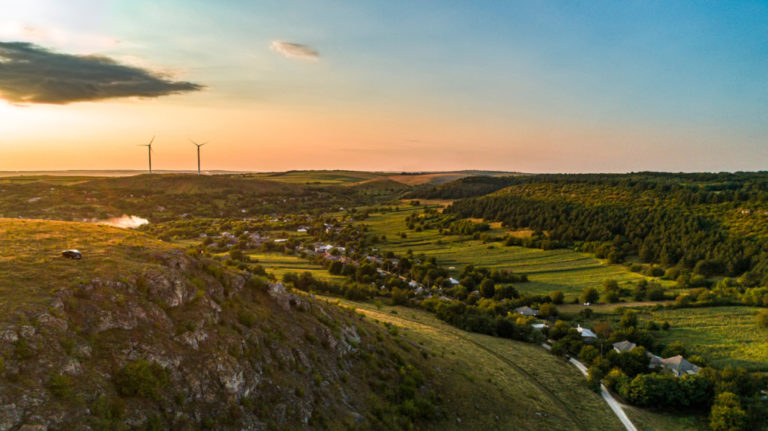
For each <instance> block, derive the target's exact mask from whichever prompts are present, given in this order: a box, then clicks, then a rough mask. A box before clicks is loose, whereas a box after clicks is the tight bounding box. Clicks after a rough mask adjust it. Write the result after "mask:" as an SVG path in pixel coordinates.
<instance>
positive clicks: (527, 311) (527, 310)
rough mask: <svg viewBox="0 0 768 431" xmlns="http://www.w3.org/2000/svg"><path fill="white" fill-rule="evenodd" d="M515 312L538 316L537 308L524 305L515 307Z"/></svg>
mask: <svg viewBox="0 0 768 431" xmlns="http://www.w3.org/2000/svg"><path fill="white" fill-rule="evenodd" d="M515 313H517V314H522V315H523V316H538V315H539V310H534V309H533V308H531V307H528V306H527V305H526V306H523V307H518V308H515Z"/></svg>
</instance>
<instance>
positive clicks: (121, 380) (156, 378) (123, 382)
mask: <svg viewBox="0 0 768 431" xmlns="http://www.w3.org/2000/svg"><path fill="white" fill-rule="evenodd" d="M168 383H169V378H168V372H167V371H166V370H165V368H163V367H162V366H161V365H160V364H158V363H157V362H149V361H147V360H144V359H139V360H138V361H135V362H131V363H129V364H126V365H125V366H124V367H123V368H122V369H120V371H118V372H117V373H115V377H114V384H115V388H116V389H117V392H118V393H119V394H120V395H123V396H128V397H141V398H149V399H151V400H154V401H158V400H159V399H160V391H162V390H163V389H165V388H166V387H167V386H168Z"/></svg>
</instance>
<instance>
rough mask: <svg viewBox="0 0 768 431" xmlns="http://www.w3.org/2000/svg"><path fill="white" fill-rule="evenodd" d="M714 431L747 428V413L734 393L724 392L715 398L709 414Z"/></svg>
mask: <svg viewBox="0 0 768 431" xmlns="http://www.w3.org/2000/svg"><path fill="white" fill-rule="evenodd" d="M709 427H710V428H712V431H738V430H746V429H748V428H747V413H746V412H745V411H744V409H742V408H741V402H740V401H739V397H738V396H736V394H734V393H732V392H723V393H721V394H719V395H718V396H717V397H716V398H715V403H714V405H712V410H711V411H710V414H709Z"/></svg>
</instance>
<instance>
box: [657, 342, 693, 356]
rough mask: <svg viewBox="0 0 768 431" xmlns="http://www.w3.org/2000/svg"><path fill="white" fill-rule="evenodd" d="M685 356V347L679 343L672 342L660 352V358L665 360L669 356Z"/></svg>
mask: <svg viewBox="0 0 768 431" xmlns="http://www.w3.org/2000/svg"><path fill="white" fill-rule="evenodd" d="M677 355H682V356H687V352H686V351H685V346H684V345H683V343H681V342H679V341H673V342H671V343H669V345H667V347H665V348H664V350H662V351H661V356H662V357H665V358H669V357H670V356H677Z"/></svg>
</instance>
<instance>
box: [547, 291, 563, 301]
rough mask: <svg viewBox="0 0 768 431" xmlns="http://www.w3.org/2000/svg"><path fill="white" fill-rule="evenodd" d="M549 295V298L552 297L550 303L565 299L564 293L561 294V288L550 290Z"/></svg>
mask: <svg viewBox="0 0 768 431" xmlns="http://www.w3.org/2000/svg"><path fill="white" fill-rule="evenodd" d="M549 296H550V298H552V303H554V304H562V303H563V300H565V294H563V291H562V290H556V291H554V292H552V293H551V294H550V295H549Z"/></svg>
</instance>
